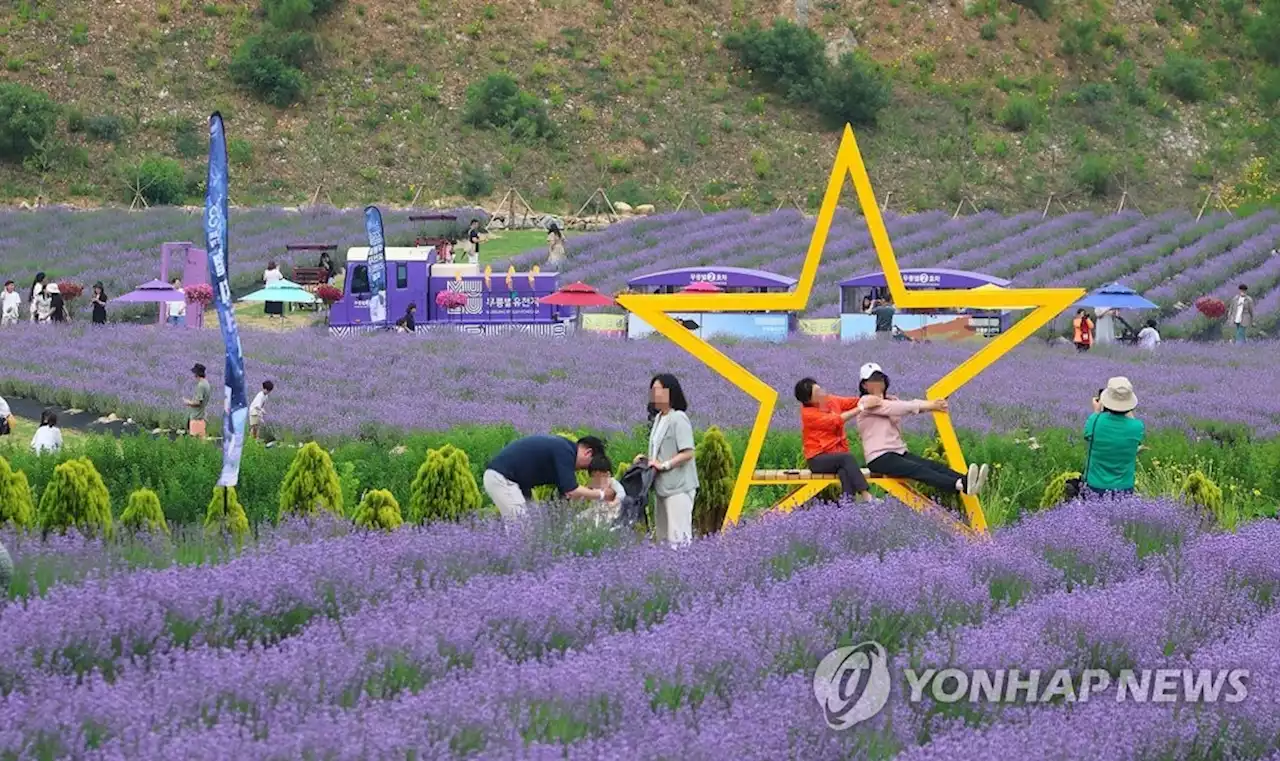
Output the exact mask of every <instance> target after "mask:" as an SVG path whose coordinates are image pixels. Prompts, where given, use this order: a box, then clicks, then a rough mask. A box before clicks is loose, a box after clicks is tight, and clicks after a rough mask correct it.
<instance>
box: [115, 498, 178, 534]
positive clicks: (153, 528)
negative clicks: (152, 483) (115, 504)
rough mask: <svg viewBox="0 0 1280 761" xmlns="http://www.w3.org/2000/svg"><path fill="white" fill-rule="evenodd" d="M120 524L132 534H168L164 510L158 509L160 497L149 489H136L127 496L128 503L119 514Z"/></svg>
mask: <svg viewBox="0 0 1280 761" xmlns="http://www.w3.org/2000/svg"><path fill="white" fill-rule="evenodd" d="M120 523H121V524H123V525H124V527H125V528H126V529H128V530H129V531H132V532H145V533H148V534H168V533H169V524H168V522H167V521H165V519H164V510H162V509H161V508H160V496H159V495H158V494H156V493H155V492H154V491H152V490H150V489H138V490H137V491H135V492H133V493H132V494H130V495H129V503H128V504H127V505H125V508H124V512H122V513H120Z"/></svg>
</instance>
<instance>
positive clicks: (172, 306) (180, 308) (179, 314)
mask: <svg viewBox="0 0 1280 761" xmlns="http://www.w3.org/2000/svg"><path fill="white" fill-rule="evenodd" d="M173 287H174V288H177V289H178V290H180V291H181V290H182V278H177V277H175V278H174V279H173ZM167 303H168V305H169V324H170V325H181V324H182V323H183V321H184V320H186V319H187V301H186V299H185V298H184V299H183V300H182V301H170V302H167Z"/></svg>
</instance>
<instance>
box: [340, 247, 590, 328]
mask: <svg viewBox="0 0 1280 761" xmlns="http://www.w3.org/2000/svg"><path fill="white" fill-rule="evenodd" d="M368 256H369V249H368V247H355V248H350V249H347V263H346V267H345V273H346V282H345V284H344V285H343V291H342V298H341V299H339V300H338V301H336V302H334V304H333V306H332V307H331V308H330V310H329V334H330V335H335V336H348V335H354V334H357V333H366V332H370V331H375V330H382V329H384V328H386V327H390V326H394V325H395V323H396V321H397V320H399V319H400V318H401V317H403V316H404V314H405V312H406V311H407V310H408V308H409V305H410V304H414V305H416V307H417V309H416V312H415V317H414V321H415V323H416V326H415V330H416V332H419V333H424V332H429V331H432V330H452V331H460V332H464V333H472V334H477V335H490V334H497V333H510V332H515V333H526V334H531V335H545V336H564V335H566V334H567V333H568V332H569V330H570V329H571V325H572V320H571V319H570V318H571V315H564V316H562V315H561V314H560V312H559V310H558V309H557V308H555V307H551V306H547V305H545V304H541V303H539V299H541V298H543V297H544V296H548V295H550V294H552V293H554V292H555V291H556V289H557V288H558V285H559V284H558V280H559V275H558V274H557V273H555V272H540V273H537V274H532V273H529V272H516V273H512V274H511V275H508V273H506V272H493V273H491V275H490V277H489V278H488V280H487V281H486V278H485V275H484V272H483V271H482V270H481V268H480V267H479V265H476V264H445V263H440V262H437V261H436V256H435V247H434V246H415V247H389V248H387V249H386V257H387V259H386V261H387V291H386V315H387V325H373V324H370V320H369V268H368V265H367V264H366V262H367V261H368ZM450 292H452V293H457V294H461V295H462V296H461V297H455V298H457V301H458V302H459V303H460V304H461V305H460V306H447V305H441V303H440V302H441V296H440V294H442V293H450ZM463 297H465V301H463Z"/></svg>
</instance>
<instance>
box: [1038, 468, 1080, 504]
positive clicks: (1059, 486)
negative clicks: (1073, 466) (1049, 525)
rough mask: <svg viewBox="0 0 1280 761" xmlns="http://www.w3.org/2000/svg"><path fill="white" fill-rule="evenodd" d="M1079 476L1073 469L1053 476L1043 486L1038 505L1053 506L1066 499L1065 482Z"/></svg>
mask: <svg viewBox="0 0 1280 761" xmlns="http://www.w3.org/2000/svg"><path fill="white" fill-rule="evenodd" d="M1080 477H1081V475H1080V473H1079V472H1078V471H1074V470H1067V471H1063V472H1062V473H1059V474H1058V475H1056V476H1054V477H1053V479H1052V480H1050V481H1049V483H1048V484H1047V485H1046V486H1045V487H1044V493H1043V494H1041V495H1040V507H1042V508H1048V507H1054V506H1055V505H1060V504H1062V503H1063V502H1065V501H1066V500H1067V482H1068V481H1070V480H1071V479H1073V478H1080Z"/></svg>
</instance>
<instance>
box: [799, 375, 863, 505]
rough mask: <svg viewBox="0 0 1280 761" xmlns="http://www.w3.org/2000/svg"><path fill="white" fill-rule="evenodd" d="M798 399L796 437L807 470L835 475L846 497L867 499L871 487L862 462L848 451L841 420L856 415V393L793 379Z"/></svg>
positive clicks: (812, 381) (843, 420)
mask: <svg viewBox="0 0 1280 761" xmlns="http://www.w3.org/2000/svg"><path fill="white" fill-rule="evenodd" d="M796 401H798V402H800V438H801V442H802V445H803V450H804V459H805V462H806V463H807V464H808V466H809V470H810V472H813V473H822V474H825V475H835V476H836V477H837V478H839V479H840V490H841V491H842V492H843V493H844V495H845V496H846V497H849V498H850V499H858V500H862V501H863V502H870V501H871V490H870V489H871V487H870V486H868V485H867V479H866V478H865V477H863V475H862V466H860V465H858V461H857V460H855V459H853V455H852V454H851V453H850V452H849V439H848V436H846V435H845V429H844V427H845V424H846V423H848V422H849V421H850V420H852V419H854V418H855V417H857V416H858V397H856V396H836V395H835V394H829V393H827V390H826V389H824V388H823V387H822V386H819V385H818V382H817V381H815V380H814V379H813V378H801V379H800V381H799V382H798V383H796Z"/></svg>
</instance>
